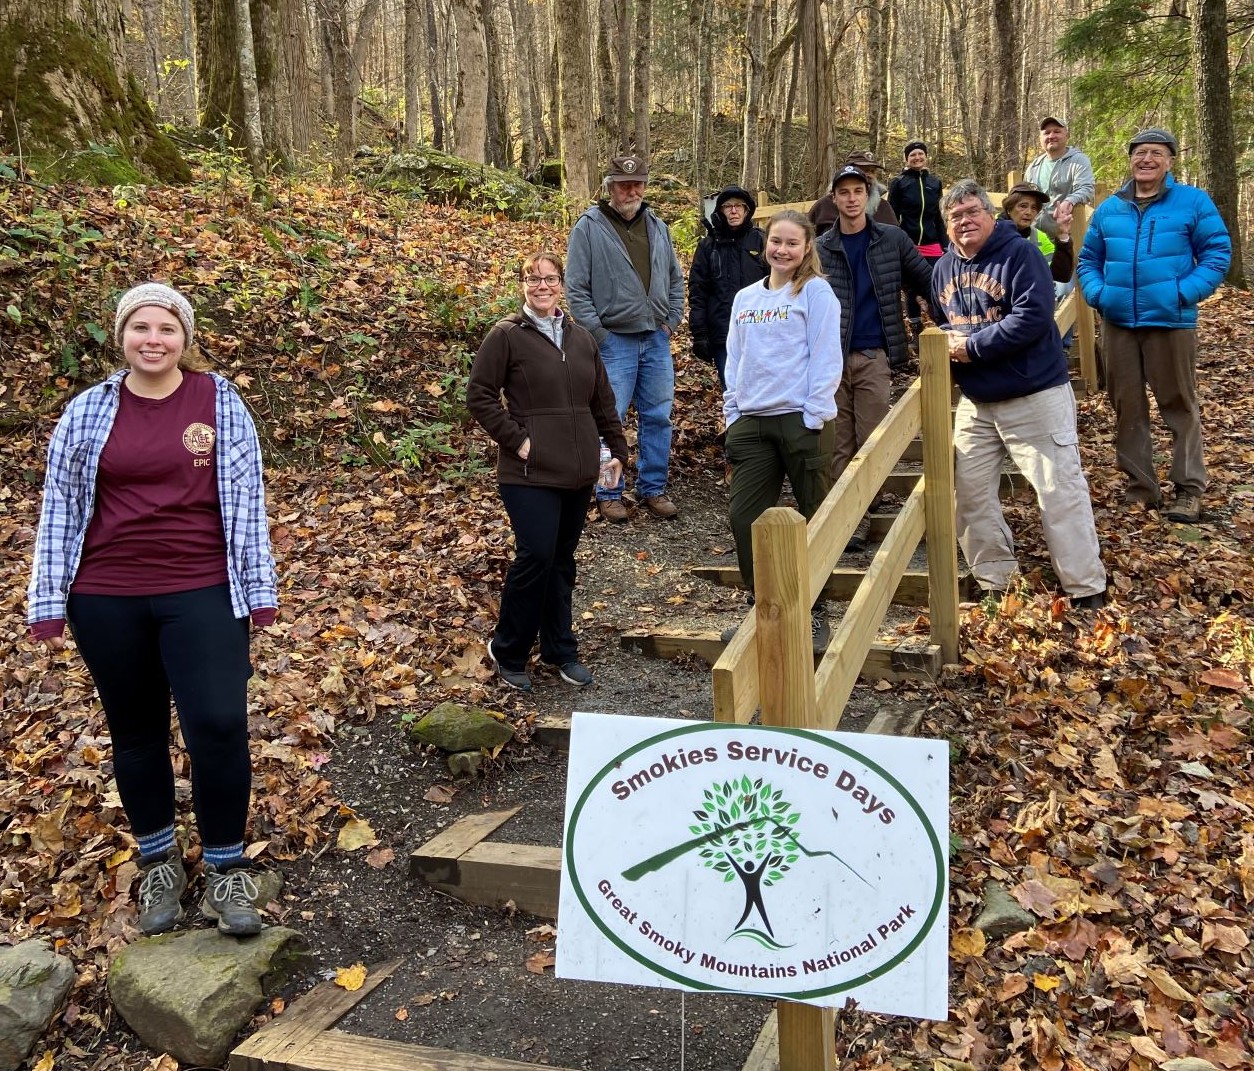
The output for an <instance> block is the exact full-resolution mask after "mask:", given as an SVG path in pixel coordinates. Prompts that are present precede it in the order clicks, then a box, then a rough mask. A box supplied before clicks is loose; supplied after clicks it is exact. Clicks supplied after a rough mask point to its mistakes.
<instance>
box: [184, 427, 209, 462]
mask: <svg viewBox="0 0 1254 1071" xmlns="http://www.w3.org/2000/svg"><path fill="white" fill-rule="evenodd" d="M216 438H217V435H216V433H215V432H214V430H213V428H211V427H210V426H209V425H208V424H202V423H201V422H200V421H199V420H198V421H196V422H195V423H194V424H188V425H187V430H186V431H184V432H183V445H184V446H186V447H187V449H188V450H189V451H190V452H191V453H193V454H198V455H200V456H203V455H205V454H211V453H213V442H214V439H216Z"/></svg>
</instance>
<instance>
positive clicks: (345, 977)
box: [335, 963, 367, 993]
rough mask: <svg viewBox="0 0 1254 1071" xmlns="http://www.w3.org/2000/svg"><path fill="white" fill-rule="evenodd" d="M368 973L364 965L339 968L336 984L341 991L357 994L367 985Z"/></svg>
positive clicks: (358, 964) (356, 964)
mask: <svg viewBox="0 0 1254 1071" xmlns="http://www.w3.org/2000/svg"><path fill="white" fill-rule="evenodd" d="M366 973H367V972H366V966H365V964H364V963H354V964H353V965H352V966H351V967H337V968H336V971H335V984H336V985H338V986H339V987H340V988H341V989H346V990H348V992H350V993H356V992H357V990H359V989H360V988H361V987H362V986H363V985H365V984H366Z"/></svg>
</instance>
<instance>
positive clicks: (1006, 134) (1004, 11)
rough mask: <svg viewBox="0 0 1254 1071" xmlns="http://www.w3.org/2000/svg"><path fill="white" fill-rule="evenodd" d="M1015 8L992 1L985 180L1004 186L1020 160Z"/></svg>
mask: <svg viewBox="0 0 1254 1071" xmlns="http://www.w3.org/2000/svg"><path fill="white" fill-rule="evenodd" d="M1017 6H1018V5H1017V0H993V27H994V33H995V35H996V40H995V41H994V42H993V46H994V52H993V60H994V62H993V68H994V70H995V72H996V75H997V87H996V90H995V92H994V101H995V105H996V120H995V129H994V131H993V159H992V162H991V170H992V174H991V175H990V176H989V178H990V180H993V181H996V177H997V176H1000V177H1001V179H1002V181H1003V182H1004V181H1005V176H1006V174H1007V172H1010V171H1015V170H1018V168H1019V163H1020V159H1021V151H1022V150H1021V148H1020V144H1019V139H1020V133H1019V78H1018V74H1019V70H1018V68H1019V54H1020V52H1021V51H1022V49H1021V45H1020V36H1021V35H1020V22H1019V18H1018V14H1017V11H1016V8H1017Z"/></svg>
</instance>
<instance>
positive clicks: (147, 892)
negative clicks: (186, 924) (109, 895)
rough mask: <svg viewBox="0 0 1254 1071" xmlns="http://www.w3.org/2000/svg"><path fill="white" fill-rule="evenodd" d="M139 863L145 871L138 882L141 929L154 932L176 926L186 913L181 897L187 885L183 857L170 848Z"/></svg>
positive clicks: (161, 931) (151, 933)
mask: <svg viewBox="0 0 1254 1071" xmlns="http://www.w3.org/2000/svg"><path fill="white" fill-rule="evenodd" d="M140 865H141V868H142V873H143V875H144V876H143V877H142V878H141V879H140V882H139V928H140V930H141V931H143V932H144V933H145V934H147V935H149V936H152V935H153V934H158V933H165V932H166V931H167V930H172V929H174V927H175V926H177V925H178V923H179V920H180V919H182V917H183V904H182V902H181V900H182V896H183V893H184V891H185V890H186V889H187V872H186V871H185V870H184V869H183V857H182V856H181V855H180V854H179V850H178V849H177V848H171V849H170V850H169V851H168V852H167V853H166V854H165V855H158V856H154V857H153V858H152V859H150V860H149V861H148V862H143V861H142V860H141V863H140Z"/></svg>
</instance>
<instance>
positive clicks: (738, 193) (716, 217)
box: [706, 186, 758, 235]
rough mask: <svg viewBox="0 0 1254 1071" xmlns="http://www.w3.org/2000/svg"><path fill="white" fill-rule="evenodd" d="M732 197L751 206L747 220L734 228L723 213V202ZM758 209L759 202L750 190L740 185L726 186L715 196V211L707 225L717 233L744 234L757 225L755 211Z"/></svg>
mask: <svg viewBox="0 0 1254 1071" xmlns="http://www.w3.org/2000/svg"><path fill="white" fill-rule="evenodd" d="M732 198H735V199H736V200H737V201H744V203H745V204H747V205H748V206H749V211H748V213H747V214H746V216H745V221H744V222H743V223H742V224H741V225H740V226H739V227H736V228H732V227H731V226H730V225H729V224H728V222H727V217H726V216H724V215H723V213H722V207H723V202H724V201H727V200H730V199H732ZM757 210H758V202H757V201H755V200H754V199H753V194H751V193H750V192H749V191H748V190H745V189H741V188H740V187H739V186H725V187H723V189H721V190H719V191H718V195H717V196H716V197H715V198H714V211H713V213H711V216H710V219H709V220H708V221H707V222H706V225H707V227H709V229H710V230H711V231H712V232H713V233H715V234H727V235H733V234H744V233H745V232H746V231H751V230H753V228H754V226H755V224H754V222H753V213H754V212H756V211H757Z"/></svg>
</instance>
